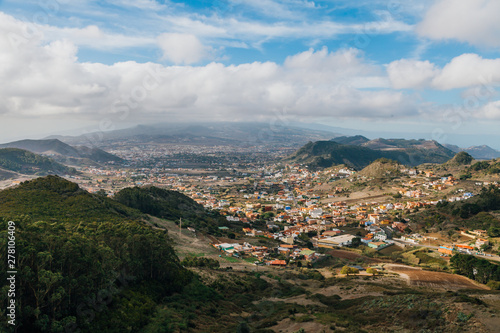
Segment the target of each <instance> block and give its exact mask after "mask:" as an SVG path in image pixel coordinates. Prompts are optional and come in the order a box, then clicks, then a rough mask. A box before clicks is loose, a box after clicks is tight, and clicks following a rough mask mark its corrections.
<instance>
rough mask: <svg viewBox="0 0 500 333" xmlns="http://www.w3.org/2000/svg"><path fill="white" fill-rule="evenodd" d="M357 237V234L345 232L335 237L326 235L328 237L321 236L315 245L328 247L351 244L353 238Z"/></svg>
mask: <svg viewBox="0 0 500 333" xmlns="http://www.w3.org/2000/svg"><path fill="white" fill-rule="evenodd" d="M354 238H356V236H353V235H349V234H345V235H342V236H335V237H326V238H320V239H318V240H316V241H315V244H314V246H315V247H326V248H332V249H333V248H334V247H337V246H340V247H342V246H349V245H351V244H352V240H353V239H354Z"/></svg>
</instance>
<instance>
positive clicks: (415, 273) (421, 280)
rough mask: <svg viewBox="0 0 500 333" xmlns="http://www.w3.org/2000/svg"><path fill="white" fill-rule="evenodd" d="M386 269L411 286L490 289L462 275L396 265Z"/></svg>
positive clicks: (386, 266)
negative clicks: (404, 279)
mask: <svg viewBox="0 0 500 333" xmlns="http://www.w3.org/2000/svg"><path fill="white" fill-rule="evenodd" d="M385 268H386V269H388V270H389V271H392V272H395V273H398V274H400V275H401V276H402V277H404V278H406V279H407V281H408V283H409V284H410V285H411V286H417V287H429V288H435V289H446V290H459V289H479V290H487V289H488V288H487V287H486V286H483V285H480V284H477V283H475V282H473V281H472V280H470V279H468V278H466V277H464V276H460V275H455V274H448V273H443V272H432V271H424V270H422V269H421V268H415V267H410V266H404V265H395V264H388V265H385Z"/></svg>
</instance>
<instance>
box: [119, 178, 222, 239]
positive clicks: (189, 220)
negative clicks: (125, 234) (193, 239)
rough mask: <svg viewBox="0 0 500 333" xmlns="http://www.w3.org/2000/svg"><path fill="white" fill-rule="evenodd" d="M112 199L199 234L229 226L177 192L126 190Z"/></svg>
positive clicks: (135, 188)
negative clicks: (179, 223) (180, 224)
mask: <svg viewBox="0 0 500 333" xmlns="http://www.w3.org/2000/svg"><path fill="white" fill-rule="evenodd" d="M114 199H115V200H116V201H118V202H120V203H122V204H124V205H126V206H128V207H132V208H135V209H138V210H139V211H141V212H143V213H145V214H149V215H153V216H156V217H160V218H164V219H167V220H172V221H175V222H178V221H179V219H181V218H182V225H183V226H185V227H193V228H195V229H196V230H198V231H205V232H208V233H211V234H215V235H217V234H219V232H220V231H219V229H218V228H217V227H218V226H229V224H228V222H227V220H226V219H225V218H224V217H222V216H221V215H220V214H218V213H217V212H209V211H207V210H206V209H205V208H204V207H203V206H202V205H200V204H198V203H197V202H196V201H194V200H193V199H191V198H189V197H187V196H185V195H184V194H182V193H179V192H176V191H170V190H165V189H160V188H158V187H153V186H151V187H142V188H141V187H133V188H131V187H129V188H126V189H123V190H121V191H120V192H118V193H116V195H115V197H114Z"/></svg>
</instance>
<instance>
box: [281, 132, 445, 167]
mask: <svg viewBox="0 0 500 333" xmlns="http://www.w3.org/2000/svg"><path fill="white" fill-rule="evenodd" d="M381 140H382V139H378V141H377V144H383V145H386V146H387V145H388V146H391V147H398V148H401V150H398V151H395V150H377V149H371V148H368V147H364V146H359V145H352V144H340V143H337V142H335V141H317V142H309V143H307V144H306V145H305V146H303V147H302V148H300V149H299V150H298V151H296V152H295V153H294V154H292V155H291V156H289V157H288V158H286V159H285V160H286V161H293V162H296V163H302V164H307V165H308V167H310V168H312V169H317V168H327V167H331V166H332V165H338V164H346V165H348V166H350V167H353V168H355V169H357V170H361V169H363V168H364V167H366V166H368V165H369V164H370V163H372V162H374V161H376V160H378V159H380V158H385V159H389V160H394V161H398V162H400V163H402V164H405V165H410V166H416V165H419V164H422V163H444V162H446V161H448V160H449V159H450V158H452V157H453V156H454V153H453V152H452V151H451V150H449V149H446V148H444V147H443V146H441V145H439V144H438V143H437V142H433V145H434V146H433V147H432V148H422V147H421V146H420V145H421V144H422V143H423V141H421V140H397V139H391V140H384V142H382V141H381Z"/></svg>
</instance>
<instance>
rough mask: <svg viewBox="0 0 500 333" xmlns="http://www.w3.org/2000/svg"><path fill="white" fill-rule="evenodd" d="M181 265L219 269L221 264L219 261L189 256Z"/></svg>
mask: <svg viewBox="0 0 500 333" xmlns="http://www.w3.org/2000/svg"><path fill="white" fill-rule="evenodd" d="M181 265H183V266H185V267H207V268H212V269H215V268H219V266H220V264H219V262H218V261H217V260H215V259H211V258H204V257H201V258H200V257H194V256H187V257H186V258H184V260H182V261H181Z"/></svg>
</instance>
